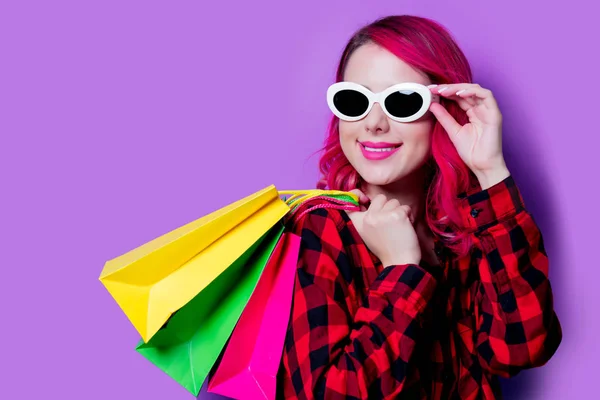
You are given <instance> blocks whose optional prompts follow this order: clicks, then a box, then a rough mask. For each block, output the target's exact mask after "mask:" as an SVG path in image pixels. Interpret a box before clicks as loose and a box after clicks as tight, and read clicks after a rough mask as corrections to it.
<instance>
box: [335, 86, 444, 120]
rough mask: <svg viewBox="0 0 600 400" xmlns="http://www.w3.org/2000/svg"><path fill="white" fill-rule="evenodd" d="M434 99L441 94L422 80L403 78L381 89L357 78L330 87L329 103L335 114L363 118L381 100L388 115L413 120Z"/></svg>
mask: <svg viewBox="0 0 600 400" xmlns="http://www.w3.org/2000/svg"><path fill="white" fill-rule="evenodd" d="M432 101H435V102H439V96H438V95H434V94H432V93H431V92H430V91H429V88H428V87H427V86H425V85H421V84H420V83H413V82H404V83H398V84H396V85H393V86H390V87H389V88H387V89H385V90H384V91H382V92H379V93H373V92H371V91H370V90H369V89H367V88H366V87H364V86H362V85H359V84H358V83H354V82H337V83H334V84H333V85H331V86H329V88H328V89H327V104H328V105H329V108H330V109H331V111H332V112H333V114H335V116H336V117H338V118H339V119H342V120H344V121H358V120H359V119H362V118H364V117H365V116H366V115H367V114H368V113H369V111H371V109H372V108H373V104H374V103H379V104H380V105H381V108H382V109H383V111H384V112H385V113H386V115H387V116H388V117H390V118H391V119H393V120H394V121H398V122H412V121H416V120H417V119H419V118H421V117H422V116H423V115H424V114H425V113H426V112H427V110H428V109H429V105H430V104H431V102H432Z"/></svg>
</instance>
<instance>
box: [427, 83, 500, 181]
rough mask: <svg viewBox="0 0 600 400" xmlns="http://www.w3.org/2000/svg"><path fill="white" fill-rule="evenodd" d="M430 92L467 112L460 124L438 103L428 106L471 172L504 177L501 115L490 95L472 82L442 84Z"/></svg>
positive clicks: (487, 90)
mask: <svg viewBox="0 0 600 400" xmlns="http://www.w3.org/2000/svg"><path fill="white" fill-rule="evenodd" d="M430 90H431V92H432V93H433V94H439V96H440V97H444V98H446V99H449V100H453V101H456V102H457V103H458V105H459V107H460V108H462V109H463V110H464V111H465V112H466V113H467V116H468V117H469V122H468V123H466V124H465V125H460V124H459V123H458V122H457V121H456V120H455V119H454V118H453V117H452V115H450V113H448V111H447V110H446V109H445V108H444V106H442V105H441V104H439V103H435V102H432V103H431V106H430V107H429V110H430V111H431V112H432V113H433V115H435V117H436V118H437V120H438V121H439V123H440V124H441V125H442V126H443V127H444V129H445V130H446V132H447V133H448V136H449V137H450V140H452V143H453V144H454V147H456V150H457V152H458V154H459V156H460V157H461V158H462V160H463V161H464V162H465V164H466V165H467V166H468V167H469V168H470V169H471V171H473V173H474V174H475V175H476V176H478V177H481V176H486V175H494V174H495V175H498V174H503V175H506V173H504V171H507V167H506V163H505V160H504V156H503V154H502V114H501V113H500V110H499V108H498V104H497V103H496V100H495V99H494V96H493V94H492V92H491V91H490V90H489V89H484V88H482V87H481V86H479V85H478V84H473V83H456V84H444V85H439V86H435V87H430Z"/></svg>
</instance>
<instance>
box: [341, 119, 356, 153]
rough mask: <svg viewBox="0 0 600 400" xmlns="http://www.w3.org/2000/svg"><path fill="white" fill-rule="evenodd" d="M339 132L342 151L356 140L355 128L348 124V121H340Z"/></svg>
mask: <svg viewBox="0 0 600 400" xmlns="http://www.w3.org/2000/svg"><path fill="white" fill-rule="evenodd" d="M339 132H340V144H341V146H342V149H343V150H344V151H346V150H348V149H349V148H350V147H351V146H353V145H354V143H355V142H356V140H357V133H356V129H354V127H353V126H352V125H351V124H349V123H348V122H344V121H342V122H340V125H339Z"/></svg>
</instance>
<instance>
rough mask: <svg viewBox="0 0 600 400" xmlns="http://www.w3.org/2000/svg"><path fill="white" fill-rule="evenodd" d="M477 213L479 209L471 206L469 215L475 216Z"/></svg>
mask: <svg viewBox="0 0 600 400" xmlns="http://www.w3.org/2000/svg"><path fill="white" fill-rule="evenodd" d="M478 215H479V210H478V209H476V208H473V209H472V210H471V217H473V218H476V217H477V216H478Z"/></svg>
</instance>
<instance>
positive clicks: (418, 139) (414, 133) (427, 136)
mask: <svg viewBox="0 0 600 400" xmlns="http://www.w3.org/2000/svg"><path fill="white" fill-rule="evenodd" d="M432 129H433V124H432V123H431V122H429V121H423V122H418V123H416V124H414V125H411V126H410V127H409V129H406V130H405V132H404V142H405V143H406V144H410V145H411V147H419V148H425V149H428V148H429V147H431V136H432Z"/></svg>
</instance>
